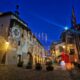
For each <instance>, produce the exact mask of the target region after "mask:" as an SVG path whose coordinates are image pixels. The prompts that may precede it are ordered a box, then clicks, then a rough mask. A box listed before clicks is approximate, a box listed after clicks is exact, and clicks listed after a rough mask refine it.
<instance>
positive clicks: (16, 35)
mask: <svg viewBox="0 0 80 80" xmlns="http://www.w3.org/2000/svg"><path fill="white" fill-rule="evenodd" d="M11 32H12V37H13V38H15V39H18V38H20V36H21V31H20V28H19V27H18V26H17V25H16V26H15V27H12V31H11Z"/></svg>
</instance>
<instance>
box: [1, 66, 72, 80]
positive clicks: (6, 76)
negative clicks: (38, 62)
mask: <svg viewBox="0 0 80 80" xmlns="http://www.w3.org/2000/svg"><path fill="white" fill-rule="evenodd" d="M0 80H71V78H70V75H69V73H68V72H67V71H64V70H53V71H50V72H48V71H46V70H42V71H35V70H28V69H24V68H18V67H15V66H5V65H0Z"/></svg>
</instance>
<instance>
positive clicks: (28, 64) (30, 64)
mask: <svg viewBox="0 0 80 80" xmlns="http://www.w3.org/2000/svg"><path fill="white" fill-rule="evenodd" d="M32 65H33V56H32V54H31V53H30V52H28V53H27V68H32Z"/></svg>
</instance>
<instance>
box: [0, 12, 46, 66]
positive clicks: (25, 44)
mask: <svg viewBox="0 0 80 80" xmlns="http://www.w3.org/2000/svg"><path fill="white" fill-rule="evenodd" d="M0 36H2V37H3V38H4V39H5V40H6V41H7V42H9V49H7V51H5V52H3V53H2V52H0V53H1V56H0V63H5V64H17V63H18V61H19V59H20V60H21V61H23V62H24V65H27V64H28V63H29V61H30V60H31V61H32V64H33V65H35V63H37V62H40V63H42V64H44V61H45V58H44V56H45V49H44V47H43V46H42V44H41V43H40V41H39V40H38V39H37V38H36V37H35V36H34V35H33V33H32V32H31V30H30V29H29V28H28V25H27V24H26V23H25V22H24V21H23V20H21V19H20V18H19V16H17V15H16V14H14V13H12V12H7V13H2V14H0Z"/></svg>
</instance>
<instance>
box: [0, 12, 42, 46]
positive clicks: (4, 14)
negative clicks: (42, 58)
mask: <svg viewBox="0 0 80 80" xmlns="http://www.w3.org/2000/svg"><path fill="white" fill-rule="evenodd" d="M9 15H14V16H15V17H17V18H18V19H19V20H21V21H22V22H23V23H24V24H26V25H28V24H27V23H26V22H25V21H23V20H22V19H21V18H20V17H19V16H18V15H16V14H15V13H13V12H4V13H0V17H3V16H9ZM26 28H28V27H26ZM28 30H29V31H30V33H31V34H32V32H31V30H30V28H28ZM33 37H34V38H36V37H35V35H33ZM36 40H37V41H38V42H39V44H40V45H41V46H42V47H43V45H42V44H41V42H40V41H39V40H38V39H37V38H36Z"/></svg>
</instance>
